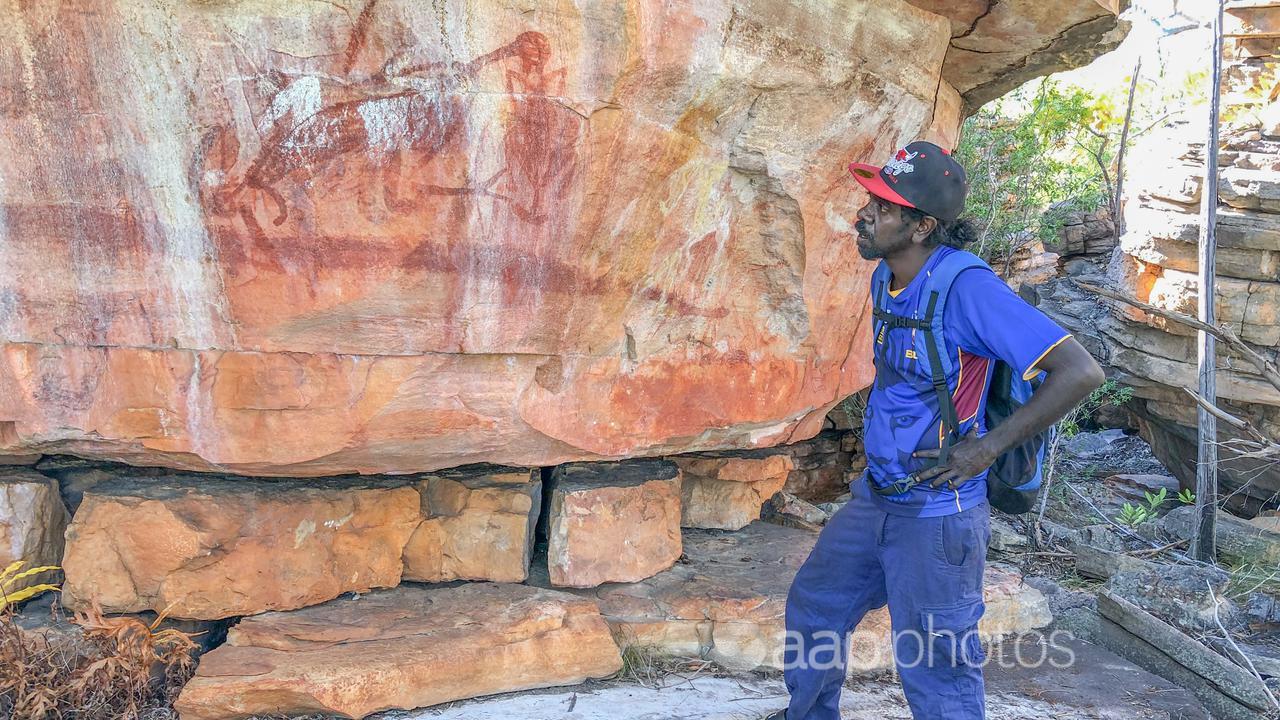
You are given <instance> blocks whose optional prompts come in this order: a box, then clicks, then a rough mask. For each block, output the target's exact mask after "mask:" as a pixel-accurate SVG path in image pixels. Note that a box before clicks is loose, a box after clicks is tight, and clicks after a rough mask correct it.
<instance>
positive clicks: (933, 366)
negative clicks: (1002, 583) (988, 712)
mask: <svg viewBox="0 0 1280 720" xmlns="http://www.w3.org/2000/svg"><path fill="white" fill-rule="evenodd" d="M849 169H850V171H851V172H852V173H853V177H854V179H855V180H856V181H857V182H858V183H859V184H861V185H862V187H863V188H865V189H866V190H867V191H868V192H869V193H870V194H871V197H870V199H869V201H868V202H867V204H866V205H864V206H863V207H862V209H861V210H859V211H858V220H857V223H856V228H857V233H858V240H857V244H858V253H859V254H860V255H862V257H863V258H865V259H867V260H875V259H879V260H880V261H881V264H880V266H879V269H878V270H877V272H876V274H875V276H874V278H873V287H872V292H873V294H874V293H880V295H879V297H878V298H873V300H874V301H875V304H876V305H877V306H878V307H879V308H880V310H878V311H877V313H876V319H875V323H874V338H873V340H872V343H873V354H874V362H875V366H876V381H875V384H874V385H873V386H872V390H871V394H870V397H869V398H868V401H867V407H866V410H865V412H864V417H863V441H864V445H865V448H866V454H867V470H866V472H865V473H864V475H863V476H862V477H860V478H859V479H858V480H857V481H855V482H854V483H853V487H852V488H851V490H852V493H853V499H852V500H851V501H850V502H849V503H848V504H847V505H845V507H844V508H842V509H841V510H840V511H839V512H837V513H836V514H835V515H834V516H832V518H831V520H830V521H829V522H828V523H827V525H826V527H824V528H823V530H822V533H821V535H819V537H818V542H817V544H816V545H815V546H814V548H813V551H812V553H810V555H809V558H808V560H806V561H805V563H804V565H803V566H802V567H801V568H800V571H799V573H798V574H797V575H796V578H795V581H794V582H793V583H792V586H791V591H790V593H789V594H788V596H787V609H786V625H787V644H786V651H785V654H784V662H785V676H786V684H787V689H788V690H789V691H790V693H791V701H790V704H789V706H788V707H787V709H786V711H784V712H779V713H775V714H774V715H772V716H770V718H771V720H780V719H781V718H786V720H837V719H838V718H839V717H840V713H839V700H840V688H841V685H842V683H843V681H844V679H845V662H846V660H847V657H848V637H849V634H850V633H851V632H852V631H853V629H854V627H855V626H856V625H857V624H858V622H859V621H861V619H862V617H863V616H864V615H865V614H866V612H867V611H868V610H872V609H875V608H879V607H883V606H884V605H886V604H887V605H888V606H889V617H890V624H891V627H892V630H893V647H894V663H895V666H896V667H897V670H898V674H899V677H900V678H901V681H902V688H903V691H904V693H905V694H906V698H907V702H908V704H909V705H910V706H911V713H912V716H913V717H914V718H915V719H916V720H926V719H927V720H974V719H979V718H984V717H985V701H984V690H983V679H982V663H983V661H984V660H985V655H984V653H983V650H982V648H981V646H980V645H979V643H978V637H977V632H976V631H977V626H978V620H979V619H980V618H981V617H982V614H983V611H984V609H985V606H984V605H983V600H982V577H983V571H984V568H985V564H986V563H985V561H986V553H987V544H988V542H989V541H990V527H989V517H990V515H989V512H990V505H989V503H988V500H987V487H986V476H987V469H988V468H989V467H990V466H991V465H992V463H993V462H994V461H995V460H996V458H997V457H999V456H1000V455H1002V454H1003V453H1005V452H1006V451H1007V450H1009V449H1010V448H1013V447H1015V446H1017V445H1019V444H1021V443H1023V442H1025V441H1026V440H1028V439H1030V438H1032V437H1034V436H1035V435H1036V434H1038V433H1040V432H1042V431H1044V430H1045V429H1046V428H1048V427H1049V426H1050V425H1052V424H1053V423H1054V422H1056V421H1057V420H1058V419H1059V418H1061V417H1062V416H1063V415H1065V414H1066V413H1067V412H1068V411H1070V410H1071V409H1072V408H1073V407H1075V406H1076V404H1078V403H1079V402H1080V401H1081V400H1083V399H1084V398H1085V397H1086V396H1087V395H1088V394H1089V393H1090V392H1091V391H1092V390H1093V389H1094V388H1096V387H1098V386H1099V385H1100V384H1102V382H1103V379H1104V378H1103V374H1102V369H1101V368H1099V367H1098V364H1097V363H1096V362H1094V360H1093V358H1092V357H1090V356H1089V353H1088V352H1087V351H1086V350H1085V349H1084V348H1083V347H1081V346H1080V344H1079V343H1078V342H1076V341H1075V340H1074V339H1073V338H1072V337H1071V336H1070V335H1069V334H1068V333H1067V332H1066V331H1064V330H1063V329H1062V328H1061V327H1059V326H1058V325H1057V324H1055V323H1054V322H1053V321H1052V320H1050V319H1049V318H1047V317H1045V316H1044V314H1042V313H1041V312H1040V311H1038V310H1036V309H1035V308H1034V307H1032V306H1031V305H1029V304H1027V303H1026V302H1024V301H1023V300H1022V299H1021V298H1019V297H1018V296H1017V295H1016V294H1014V293H1013V291H1011V290H1010V289H1009V287H1008V286H1007V285H1006V284H1005V283H1004V282H1003V281H1002V280H1001V279H1000V278H999V277H997V276H996V275H995V273H993V272H992V271H991V269H990V268H988V267H986V265H985V264H983V263H981V262H979V261H977V259H976V258H974V256H972V255H970V254H969V253H966V252H964V251H963V250H961V248H962V247H963V246H964V245H965V243H967V242H968V241H969V240H970V239H972V237H973V231H972V228H971V226H970V225H969V223H968V222H967V221H965V220H960V219H959V216H960V213H961V210H962V209H963V207H964V198H965V194H966V192H967V190H968V188H967V185H966V181H965V172H964V169H963V168H961V167H960V165H959V163H957V162H956V161H955V159H953V158H952V157H951V155H950V153H948V152H947V151H945V150H943V149H942V148H940V147H938V146H937V145H934V144H932V143H928V142H913V143H911V144H909V145H907V146H906V147H905V148H903V149H901V150H899V151H898V152H897V153H896V154H895V155H894V157H893V159H891V160H890V161H889V162H887V163H885V165H884V167H875V166H872V165H865V164H860V163H855V164H853V165H850V166H849ZM944 283H945V284H947V285H948V287H946V288H942V287H941V285H942V284H944ZM940 297H941V298H943V301H942V302H939V298H940ZM935 313H936V316H937V317H941V318H942V321H941V322H942V324H941V327H942V337H941V338H936V343H937V349H936V350H934V349H933V348H931V347H929V345H930V344H931V343H929V342H926V341H925V340H924V338H922V337H921V336H922V335H924V334H925V333H923V332H920V330H921V328H922V327H926V328H927V327H928V324H927V323H925V324H922V323H921V322H918V321H919V320H920V319H923V318H929V319H930V320H931V319H932V318H933V317H935ZM929 334H930V335H931V336H932V335H936V333H932V332H931V333H929ZM943 353H945V355H943ZM944 357H945V360H944V359H943V358H944ZM953 360H954V361H953ZM997 361H999V362H1003V363H1005V364H1007V365H1008V366H1009V367H1010V368H1012V369H1013V372H1015V373H1018V374H1020V375H1021V376H1022V377H1023V378H1024V379H1026V380H1031V379H1033V378H1035V377H1037V376H1040V375H1041V373H1043V377H1044V380H1043V382H1042V383H1041V384H1040V386H1039V388H1038V389H1037V390H1036V391H1035V393H1034V394H1033V395H1032V396H1031V399H1030V400H1029V401H1028V402H1027V403H1026V404H1025V405H1023V406H1022V407H1021V408H1019V409H1017V410H1016V411H1015V412H1014V413H1013V414H1012V415H1011V416H1010V417H1009V418H1008V419H1006V420H1005V421H1004V422H1002V423H1001V424H999V425H998V426H996V427H994V428H992V429H991V431H990V432H988V428H987V427H986V423H985V419H984V410H985V404H986V396H987V390H988V386H989V384H990V382H991V378H992V373H993V370H994V368H995V365H996V363H997ZM944 377H945V381H946V382H945V385H943V383H942V380H943V378H944ZM947 395H949V396H950V398H951V402H944V401H943V398H945V397H946V396H947ZM953 409H954V414H952V410H953Z"/></svg>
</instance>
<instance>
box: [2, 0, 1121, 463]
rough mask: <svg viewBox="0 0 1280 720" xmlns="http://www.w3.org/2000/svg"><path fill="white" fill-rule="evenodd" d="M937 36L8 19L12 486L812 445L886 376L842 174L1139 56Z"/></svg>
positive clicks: (50, 15) (797, 16)
mask: <svg viewBox="0 0 1280 720" xmlns="http://www.w3.org/2000/svg"><path fill="white" fill-rule="evenodd" d="M918 5H923V6H924V7H925V9H921V7H914V6H912V5H908V4H905V3H903V2H900V1H899V0H868V1H867V2H859V3H831V2H826V1H825V0H822V1H819V0H802V1H801V2H800V3H798V4H791V5H787V6H786V7H785V9H784V8H783V7H782V6H780V5H779V4H778V3H777V2H775V1H774V0H714V1H711V2H699V3H693V4H684V5H680V6H679V7H678V8H673V7H672V6H669V5H668V4H667V3H663V2H658V1H657V0H636V1H635V2H630V3H615V2H600V1H599V0H590V1H589V2H586V3H585V4H583V3H574V2H568V0H553V1H552V2H550V3H547V4H544V5H539V6H538V7H537V8H536V9H533V10H529V9H528V8H526V7H524V6H519V7H517V6H513V5H511V4H510V3H505V2H497V1H495V0H476V1H475V2H467V3H465V9H462V7H461V6H459V5H449V6H448V7H444V6H440V7H435V6H430V5H426V4H422V3H409V2H398V1H393V0H381V1H380V2H379V1H378V0H361V1H359V2H357V1H356V0H349V1H348V0H344V1H343V2H338V3H306V4H299V3H291V2H283V1H281V0H266V1H265V2H259V3H250V4H244V3H213V4H210V3H205V2H191V1H188V0H162V1H161V2H159V3H151V4H138V3H132V2H123V1H122V0H85V2H79V3H74V4H37V5H13V4H9V5H6V6H5V8H4V10H3V11H0V20H2V21H3V23H4V25H5V27H7V28H10V30H11V31H10V33H9V36H10V39H11V40H12V42H11V43H7V46H8V47H9V48H10V50H11V52H9V60H10V62H9V63H8V64H7V65H8V67H10V68H12V69H13V70H12V72H8V73H5V74H3V75H0V106H3V107H4V108H5V122H4V123H3V124H0V176H3V177H4V178H6V182H5V184H4V186H3V189H0V258H2V263H0V264H2V265H3V267H4V268H5V272H4V273H3V275H0V454H30V453H34V452H43V453H67V454H74V455H82V456H86V457H93V458H98V459H112V460H120V461H124V462H129V463H132V464H138V465H166V466H170V467H177V468H182V469H195V470H217V471H223V472H235V473H241V474H259V475H284V476H289V475H293V476H315V475H326V474H341V473H348V472H364V473H377V472H394V473H407V472H418V471H426V470H432V469H437V468H442V467H451V466H456V465H461V464H466V463H472V462H480V461H490V462H498V463H502V464H508V465H520V466H545V465H551V464H556V463H559V462H563V461H568V460H582V459H617V458H621V457H624V456H635V455H662V454H669V453H677V452H687V451H697V450H715V449H725V448H732V447H761V446H769V445H774V444H778V443H783V442H787V441H790V440H794V439H800V438H805V437H809V436H811V435H813V434H814V433H816V432H817V431H818V430H819V429H820V426H821V422H822V419H823V417H824V416H825V414H826V412H827V410H828V409H829V408H830V406H831V405H832V404H833V403H834V402H836V400H837V399H839V398H842V397H844V396H846V395H848V394H849V393H851V392H853V391H854V390H856V389H858V388H860V387H862V386H865V385H866V384H867V382H868V381H869V379H870V378H871V375H872V369H871V366H870V363H869V362H868V361H867V357H868V354H867V352H866V350H865V348H866V347H867V336H866V332H867V327H868V326H869V324H868V323H867V322H866V310H865V298H866V294H867V278H868V275H869V272H870V268H871V265H870V263H866V262H864V261H862V260H861V259H860V258H858V257H857V254H856V253H855V252H854V251H853V245H852V242H851V236H852V229H851V223H850V218H851V217H852V216H853V214H854V212H855V210H856V209H857V207H858V206H859V205H860V204H861V202H862V201H863V196H862V195H861V194H860V191H858V190H855V186H854V185H853V184H852V183H851V182H850V181H849V179H848V178H847V173H846V170H845V168H846V166H847V164H848V163H849V162H850V161H860V160H874V161H877V162H879V161H883V159H884V158H886V157H887V156H888V155H889V153H891V152H892V150H893V149H894V148H896V147H898V146H900V145H901V144H903V143H904V142H906V141H909V140H911V139H914V138H916V137H919V136H925V137H929V138H933V139H935V140H938V141H939V142H941V143H943V144H946V145H953V144H954V141H955V135H956V130H957V127H958V123H959V120H960V114H961V112H962V108H963V107H964V106H965V104H966V103H967V104H968V105H969V106H972V105H973V104H974V103H975V98H978V97H980V96H981V94H982V93H984V92H988V91H990V90H991V89H993V88H996V87H999V86H1000V84H1001V82H1022V81H1023V80H1024V79H1026V76H1027V73H1036V72H1043V71H1044V70H1045V69H1046V68H1047V66H1046V65H1045V64H1044V63H1043V62H1042V61H1041V59H1040V58H1041V56H1044V55H1046V54H1047V55H1054V56H1061V55H1062V54H1063V50H1062V47H1061V46H1062V45H1063V42H1064V41H1063V40H1062V38H1060V37H1059V36H1060V35H1061V34H1062V33H1063V32H1064V31H1065V30H1067V29H1068V28H1070V32H1069V34H1070V35H1071V36H1073V37H1074V36H1075V35H1078V34H1079V32H1080V31H1081V29H1083V30H1087V31H1088V37H1089V38H1092V37H1094V34H1095V33H1094V29H1095V26H1098V27H1101V26H1102V25H1109V24H1111V23H1113V22H1114V20H1113V19H1112V18H1109V17H1107V16H1106V15H1104V14H1099V13H1100V8H1099V6H1098V5H1097V4H1096V3H1095V2H1094V0H1068V1H1067V2H1062V3H1053V4H1045V3H1038V2H1032V0H1019V1H1017V2H1015V1H1013V0H1009V1H1006V2H1001V3H999V4H998V5H994V7H987V8H985V9H984V8H982V7H981V6H980V4H975V3H963V5H964V8H963V11H958V10H954V9H953V8H952V5H953V4H952V3H937V2H920V3H918ZM931 10H932V11H931ZM933 11H936V12H933ZM937 13H944V14H945V16H944V15H940V14H937ZM1081 23H1084V24H1081ZM970 24H971V25H972V26H973V27H972V28H970V29H969V30H968V31H965V30H959V31H958V30H957V29H956V28H957V25H964V26H968V25H970ZM53 27H56V28H58V30H59V31H58V32H50V31H49V29H50V28H53ZM1028 28H1030V30H1029V29H1028ZM970 46H971V47H970ZM965 47H969V48H970V49H969V50H962V49H961V48H965ZM1027 48H1043V49H1041V50H1035V51H1034V52H1032V53H1031V54H1028V50H1027ZM1096 51H1097V48H1089V49H1086V50H1082V51H1081V52H1082V53H1086V54H1088V53H1093V52H1096ZM966 53H967V55H966ZM962 57H964V58H965V59H964V62H958V61H953V59H959V58H962ZM944 59H946V61H947V65H946V67H944V64H943V63H944ZM1011 68H1012V70H1011ZM944 75H945V76H946V80H943V79H942V77H943V76H944ZM957 88H958V89H959V90H960V92H963V93H964V98H962V97H961V94H960V92H957ZM797 108H803V112H797V111H796V110H797ZM140 138H145V139H146V141H145V142H143V141H140V140H139V139H140ZM50 268H58V269H59V271H58V272H57V273H51V272H50ZM49 388H58V391H57V392H56V393H50V392H49V391H48V389H49Z"/></svg>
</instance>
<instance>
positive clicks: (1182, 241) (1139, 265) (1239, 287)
mask: <svg viewBox="0 0 1280 720" xmlns="http://www.w3.org/2000/svg"><path fill="white" fill-rule="evenodd" d="M1229 12H1232V13H1236V12H1243V13H1245V14H1247V15H1249V16H1250V18H1251V20H1250V22H1251V23H1252V22H1256V21H1257V20H1258V19H1259V18H1260V17H1262V15H1263V14H1271V15H1274V16H1275V18H1276V19H1280V8H1261V7H1259V8H1238V9H1233V10H1231V11H1229ZM1241 32H1245V31H1244V30H1242V31H1241ZM1254 41H1257V42H1254ZM1229 45H1230V47H1229V49H1228V50H1227V54H1226V57H1227V61H1226V66H1225V67H1224V73H1223V76H1224V87H1223V93H1224V94H1223V102H1224V108H1225V110H1224V112H1227V115H1225V116H1224V117H1232V116H1234V117H1236V118H1240V120H1236V121H1234V122H1233V123H1231V124H1230V125H1229V126H1228V127H1227V129H1226V131H1225V132H1224V133H1223V136H1222V140H1221V142H1222V147H1221V148H1219V161H1220V163H1221V167H1222V174H1221V177H1220V178H1219V182H1218V188H1219V192H1220V198H1219V199H1220V201H1221V204H1220V205H1219V207H1218V211H1219V212H1218V224H1217V233H1216V234H1217V244H1218V251H1217V264H1216V273H1217V278H1216V280H1215V287H1216V293H1215V306H1216V312H1217V320H1218V322H1219V323H1220V324H1225V325H1227V326H1229V327H1230V328H1231V329H1232V330H1233V331H1234V332H1235V333H1236V334H1237V335H1238V336H1240V337H1241V338H1242V339H1243V340H1244V341H1246V342H1248V343H1251V344H1253V345H1254V346H1255V347H1256V348H1257V349H1258V350H1259V351H1260V352H1262V353H1263V354H1264V355H1266V356H1269V357H1271V358H1272V360H1273V362H1274V360H1275V358H1276V350H1275V348H1276V346H1277V345H1280V206H1277V204H1276V198H1277V197H1278V196H1277V187H1280V185H1278V184H1277V181H1276V178H1277V177H1278V176H1280V128H1271V127H1269V126H1266V124H1265V123H1263V124H1261V125H1259V123H1258V121H1257V119H1258V118H1265V117H1266V116H1267V114H1268V112H1270V111H1272V110H1280V103H1278V102H1277V101H1276V99H1275V98H1274V95H1272V94H1271V93H1270V91H1271V88H1272V86H1273V84H1274V73H1275V70H1276V62H1275V57H1274V53H1275V51H1276V50H1277V47H1278V45H1280V43H1278V41H1277V39H1276V38H1275V37H1272V36H1268V35H1265V34H1264V35H1263V36H1259V37H1257V38H1250V37H1249V36H1247V35H1245V36H1242V37H1238V38H1235V39H1233V40H1232V42H1230V43H1229ZM1200 124H1201V125H1202V124H1203V120H1200ZM1205 134H1206V133H1205V130H1204V128H1203V127H1202V126H1198V125H1196V124H1194V123H1192V124H1188V123H1185V122H1183V123H1176V124H1171V125H1168V126H1166V127H1164V128H1161V129H1159V130H1157V131H1156V132H1154V133H1152V134H1151V135H1150V136H1148V137H1146V138H1143V139H1142V140H1141V142H1140V143H1139V144H1138V145H1135V147H1134V149H1133V151H1132V154H1131V155H1132V157H1140V158H1144V161H1143V162H1141V163H1135V164H1133V165H1132V166H1131V169H1130V176H1129V178H1128V180H1127V181H1126V184H1125V188H1126V191H1127V198H1126V203H1125V226H1126V232H1125V233H1124V235H1123V236H1122V237H1121V239H1120V245H1119V248H1118V250H1117V251H1116V252H1115V254H1114V255H1113V256H1112V258H1111V261H1110V264H1109V266H1108V267H1107V269H1106V278H1105V282H1107V283H1109V284H1111V285H1113V286H1117V287H1118V288H1119V289H1120V290H1121V291H1122V292H1124V293H1126V294H1127V295H1129V296H1131V297H1133V298H1134V299H1137V300H1140V301H1143V302H1146V303H1149V304H1152V305H1155V306H1157V307H1160V308H1162V309H1166V310H1171V311H1175V312H1179V313H1182V314H1184V315H1190V316H1195V314H1196V300H1197V296H1198V292H1199V288H1198V285H1199V283H1198V279H1197V276H1196V271H1197V267H1198V262H1197V259H1196V243H1197V241H1198V237H1199V232H1200V228H1199V224H1200V221H1199V212H1200V202H1201V195H1202V190H1203V184H1204V169H1203V162H1204V153H1205V148H1204V138H1205ZM1098 280H1103V279H1102V278H1098ZM1046 295H1047V296H1051V297H1050V302H1049V304H1048V305H1047V306H1046V309H1049V310H1050V311H1051V312H1054V313H1057V315H1056V317H1057V318H1058V319H1059V320H1060V321H1061V322H1062V323H1064V324H1065V325H1067V326H1068V327H1070V328H1071V329H1072V330H1073V331H1075V332H1076V333H1077V336H1078V337H1079V338H1080V339H1081V340H1082V342H1085V343H1086V345H1087V346H1088V347H1089V348H1090V349H1091V350H1092V351H1093V352H1094V353H1095V354H1096V355H1098V356H1099V357H1100V358H1102V359H1103V361H1104V362H1105V363H1106V364H1108V365H1110V366H1111V367H1112V368H1114V369H1115V370H1117V371H1119V373H1120V374H1121V379H1122V380H1123V381H1124V382H1125V383H1127V384H1128V385H1130V386H1131V387H1133V389H1134V394H1135V398H1136V399H1135V401H1134V402H1133V403H1131V405H1130V409H1132V410H1133V411H1134V413H1135V415H1136V416H1137V419H1138V426H1139V430H1140V431H1141V433H1142V435H1143V437H1144V438H1145V439H1146V440H1147V441H1148V443H1150V445H1151V447H1152V450H1153V451H1154V452H1155V454H1156V456H1157V457H1158V458H1159V459H1160V460H1161V461H1162V462H1163V464H1164V465H1165V466H1166V467H1168V468H1169V469H1170V470H1171V471H1172V472H1173V473H1174V474H1175V475H1176V476H1177V477H1178V479H1179V480H1180V481H1181V482H1182V484H1183V486H1184V487H1192V486H1194V478H1195V465H1196V454H1197V440H1196V426H1197V419H1196V408H1195V404H1194V402H1193V401H1192V400H1190V399H1189V398H1188V396H1187V395H1186V393H1185V392H1184V391H1183V390H1182V388H1187V387H1190V388H1194V387H1196V384H1197V379H1196V346H1195V331H1194V330H1193V329H1191V328H1189V327H1186V326H1183V325H1180V324H1178V323H1173V322H1167V321H1165V320H1163V319H1161V318H1159V317H1155V316H1150V315H1148V314H1147V313H1144V312H1142V311H1140V310H1136V309H1134V308H1132V307H1130V306H1128V305H1123V304H1120V303H1110V302H1109V303H1108V305H1109V310H1110V311H1109V312H1107V313H1101V314H1099V313H1096V312H1094V310H1093V308H1092V306H1091V304H1090V303H1087V302H1084V301H1083V300H1081V299H1079V297H1078V295H1077V294H1075V293H1073V292H1071V291H1070V290H1069V288H1058V289H1056V290H1050V291H1048V292H1047V293H1046ZM1052 296H1056V297H1052ZM1219 347H1220V348H1221V345H1220V346H1219ZM1217 383H1218V395H1219V404H1220V405H1221V406H1222V407H1223V408H1224V409H1226V410H1227V411H1228V412H1231V413H1234V414H1236V415H1237V416H1239V417H1245V418H1249V419H1250V421H1251V422H1253V423H1254V424H1255V425H1256V426H1257V427H1259V428H1261V429H1262V430H1264V431H1265V432H1269V433H1270V434H1271V435H1272V436H1273V437H1280V392H1278V391H1277V390H1276V388H1274V387H1273V386H1271V385H1270V384H1269V383H1267V382H1266V381H1265V380H1263V379H1262V378H1261V377H1259V376H1258V375H1257V374H1256V373H1254V372H1252V371H1251V369H1250V367H1249V366H1248V365H1247V363H1244V362H1241V361H1236V360H1233V361H1227V360H1225V359H1220V361H1219V369H1218V380H1217ZM1218 429H1219V439H1220V440H1222V441H1227V440H1230V439H1232V438H1233V437H1234V435H1233V434H1232V431H1231V428H1230V427H1228V426H1227V425H1226V424H1225V423H1222V422H1220V423H1219V424H1218ZM1219 458H1220V460H1221V466H1220V467H1221V468H1222V472H1220V473H1219V483H1220V488H1221V490H1222V497H1223V498H1224V499H1225V501H1226V502H1227V504H1228V506H1229V507H1231V508H1232V509H1234V510H1236V511H1238V512H1242V513H1244V514H1246V515H1251V514H1253V513H1255V512H1257V511H1258V510H1259V508H1261V507H1263V506H1264V504H1265V503H1268V502H1272V503H1273V502H1274V501H1273V496H1274V493H1276V492H1277V491H1280V472H1278V471H1277V470H1276V468H1275V467H1274V463H1270V462H1267V461H1265V460H1261V461H1260V460H1258V459H1250V458H1241V457H1238V456H1236V455H1235V454H1234V453H1233V452H1232V451H1231V448H1230V447H1228V446H1224V445H1221V444H1220V450H1219Z"/></svg>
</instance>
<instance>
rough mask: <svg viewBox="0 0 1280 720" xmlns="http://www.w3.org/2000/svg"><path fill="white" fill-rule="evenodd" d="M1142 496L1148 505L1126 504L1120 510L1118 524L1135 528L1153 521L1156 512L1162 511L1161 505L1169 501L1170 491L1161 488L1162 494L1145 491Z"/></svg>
mask: <svg viewBox="0 0 1280 720" xmlns="http://www.w3.org/2000/svg"><path fill="white" fill-rule="evenodd" d="M1142 495H1143V497H1145V498H1146V499H1147V504H1146V505H1143V504H1141V503H1139V504H1137V505H1135V504H1133V503H1125V504H1124V506H1123V507H1121V508H1120V515H1119V516H1118V517H1116V521H1117V522H1119V523H1122V524H1124V525H1128V526H1129V527H1134V526H1136V525H1141V524H1142V523H1144V522H1147V521H1148V520H1153V519H1155V517H1156V511H1157V510H1159V509H1160V506H1161V505H1164V503H1165V500H1168V499H1169V491H1168V490H1167V489H1165V488H1160V492H1154V493H1153V492H1149V491H1143V493H1142ZM1178 496H1179V497H1182V494H1181V493H1179V494H1178Z"/></svg>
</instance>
